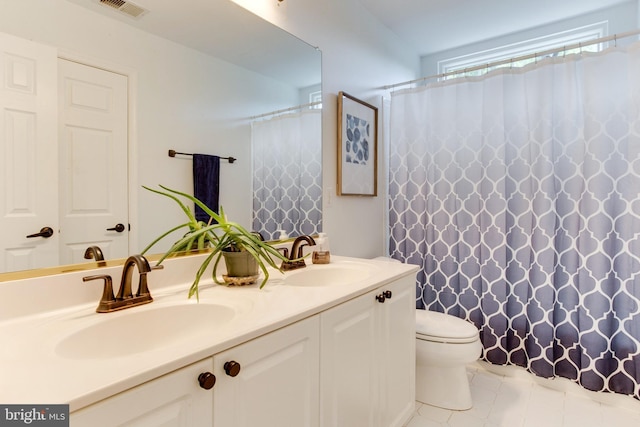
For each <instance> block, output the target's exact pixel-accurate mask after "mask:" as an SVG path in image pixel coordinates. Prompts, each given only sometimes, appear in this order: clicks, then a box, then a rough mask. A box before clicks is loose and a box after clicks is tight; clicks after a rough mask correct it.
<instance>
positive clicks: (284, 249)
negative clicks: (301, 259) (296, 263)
mask: <svg viewBox="0 0 640 427" xmlns="http://www.w3.org/2000/svg"><path fill="white" fill-rule="evenodd" d="M278 252H282V256H283V257H285V258H289V249H288V248H278Z"/></svg>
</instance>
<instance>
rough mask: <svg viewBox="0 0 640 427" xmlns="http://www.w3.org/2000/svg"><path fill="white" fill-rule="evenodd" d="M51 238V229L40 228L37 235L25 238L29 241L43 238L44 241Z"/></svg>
mask: <svg viewBox="0 0 640 427" xmlns="http://www.w3.org/2000/svg"><path fill="white" fill-rule="evenodd" d="M51 236H53V228H51V227H42V228H41V229H40V232H39V233H35V234H29V235H28V236H27V238H28V239H30V238H32V237H44V238H45V239H48V238H49V237H51Z"/></svg>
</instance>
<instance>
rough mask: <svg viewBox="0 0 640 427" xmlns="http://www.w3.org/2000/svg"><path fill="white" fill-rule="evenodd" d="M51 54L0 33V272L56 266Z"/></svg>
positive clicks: (53, 54)
mask: <svg viewBox="0 0 640 427" xmlns="http://www.w3.org/2000/svg"><path fill="white" fill-rule="evenodd" d="M56 55H57V53H56V50H55V49H54V48H51V47H49V46H43V45H40V44H37V43H33V42H31V41H28V40H24V39H20V38H17V37H13V36H10V35H7V34H2V33H0V236H2V239H1V243H0V252H1V253H0V272H6V271H17V270H26V269H32V268H40V267H51V266H54V265H58V141H57V134H58V133H57V120H58V110H57V82H56V76H57V68H56V67H57V58H56ZM45 227H49V228H50V229H51V230H52V232H53V234H52V235H51V236H50V237H32V238H27V237H26V236H28V235H32V234H37V233H39V232H40V231H41V230H42V229H43V228H45Z"/></svg>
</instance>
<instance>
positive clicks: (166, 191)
mask: <svg viewBox="0 0 640 427" xmlns="http://www.w3.org/2000/svg"><path fill="white" fill-rule="evenodd" d="M159 187H160V188H161V189H162V190H163V191H161V190H156V189H153V188H149V187H145V186H143V188H144V189H146V190H149V191H152V192H154V193H156V194H160V195H162V196H165V197H168V198H170V199H172V200H173V201H175V202H176V203H177V204H178V205H179V206H180V208H181V209H182V211H183V212H184V213H185V215H186V217H187V222H185V223H183V224H180V225H177V226H175V227H173V228H171V229H170V230H168V231H166V232H164V233H162V234H161V235H160V236H158V237H157V238H156V239H155V240H153V241H152V242H151V243H150V244H149V245H148V246H147V247H146V248H145V249H144V250H143V251H142V254H143V255H144V254H145V253H146V252H148V251H149V250H150V249H151V248H152V247H153V246H155V245H156V244H157V243H158V242H159V241H161V240H163V239H164V238H165V237H167V236H168V235H170V234H171V233H173V232H175V231H177V230H180V229H186V233H185V234H184V236H183V237H182V238H181V239H179V240H178V241H177V242H175V243H174V244H173V245H172V246H171V248H169V250H167V251H166V252H165V254H164V255H162V257H161V258H160V259H159V260H158V264H161V263H162V262H163V261H164V260H165V259H166V258H167V257H169V256H171V255H173V254H176V253H180V252H185V251H191V250H195V249H208V250H210V253H209V255H208V256H207V257H206V258H205V259H204V261H203V262H202V264H201V265H200V268H198V271H197V272H196V276H195V278H194V280H193V283H192V285H191V288H190V289H189V298H191V297H192V296H193V295H195V296H196V298H198V297H199V294H198V285H199V283H200V280H201V278H202V276H203V275H204V273H205V272H206V270H207V268H208V267H209V265H210V264H211V262H212V261H213V280H214V281H215V282H216V283H218V284H222V282H220V281H219V280H218V278H217V270H218V264H219V262H220V257H221V256H222V251H225V250H231V251H248V252H249V253H250V254H251V255H252V256H253V258H255V259H256V261H257V262H258V266H259V267H260V270H261V271H262V273H263V274H264V277H263V280H262V282H261V283H260V288H261V289H262V287H264V285H265V284H266V283H267V280H268V279H269V270H268V268H267V267H268V266H269V267H272V268H275V269H277V270H280V267H279V266H277V265H276V263H275V261H274V258H275V259H279V260H281V261H288V259H287V258H285V257H284V256H283V255H282V254H281V253H280V252H279V251H278V250H276V249H275V248H274V247H273V246H271V245H269V244H268V243H266V242H263V241H262V240H261V239H260V238H259V237H258V236H257V235H256V234H255V233H252V232H250V231H248V230H246V229H245V228H244V227H242V226H241V225H240V224H238V223H235V222H232V221H229V220H227V217H226V215H225V214H224V209H223V208H222V207H220V213H216V212H214V211H213V210H211V209H210V208H209V207H208V206H207V205H205V204H204V203H202V201H200V200H198V199H197V198H196V197H194V196H192V195H190V194H187V193H183V192H181V191H177V190H173V189H171V188H168V187H165V186H163V185H160V186H159ZM185 199H186V200H189V201H191V202H193V203H195V204H196V205H197V206H199V207H200V208H202V210H203V211H204V212H206V214H207V215H209V216H210V218H211V220H210V221H209V223H205V222H203V221H198V220H197V219H196V217H195V215H194V213H193V212H192V210H191V209H190V208H189V207H188V206H187V205H185V203H184V201H185ZM212 222H213V223H212Z"/></svg>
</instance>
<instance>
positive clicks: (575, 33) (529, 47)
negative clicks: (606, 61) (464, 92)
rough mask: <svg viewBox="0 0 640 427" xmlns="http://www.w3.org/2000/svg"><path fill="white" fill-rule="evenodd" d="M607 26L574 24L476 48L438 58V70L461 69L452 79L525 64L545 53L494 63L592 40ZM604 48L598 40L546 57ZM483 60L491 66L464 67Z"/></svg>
mask: <svg viewBox="0 0 640 427" xmlns="http://www.w3.org/2000/svg"><path fill="white" fill-rule="evenodd" d="M608 29H609V25H608V22H606V21H604V22H598V23H595V24H591V25H587V26H584V27H579V28H574V29H572V30H567V31H563V32H560V33H555V34H551V35H548V36H543V37H538V38H535V39H530V40H525V41H522V42H518V43H513V44H509V45H505V46H501V47H497V48H494V49H489V50H485V51H481V52H476V53H472V54H469V55H463V56H458V57H456V58H450V59H446V60H443V61H439V62H438V73H440V74H444V73H450V72H455V71H457V70H460V73H456V74H452V75H449V76H447V77H446V79H452V78H456V77H463V76H479V75H482V74H485V73H487V72H489V71H491V70H494V69H496V68H501V67H524V66H525V65H527V64H530V63H532V62H535V61H537V60H540V59H541V58H542V57H541V56H537V57H535V58H528V59H522V60H519V61H510V62H507V63H505V64H500V65H493V66H492V65H491V64H492V63H495V62H499V61H503V60H508V59H509V58H516V57H521V56H526V55H531V54H534V53H536V52H544V51H546V50H551V49H557V48H562V47H563V46H570V45H575V44H579V43H587V42H591V41H593V40H597V39H599V38H602V37H605V36H606V35H607V33H608ZM603 48H604V47H603V46H602V43H597V44H591V45H588V46H585V47H583V48H580V47H578V48H575V49H570V50H567V51H563V52H557V53H553V54H549V55H546V56H545V57H551V56H562V55H570V54H572V53H580V51H583V52H597V51H600V50H602V49H603ZM482 64H488V66H487V67H485V68H482V69H479V70H474V71H469V72H465V71H464V70H465V69H467V68H472V67H476V66H479V65H482Z"/></svg>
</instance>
